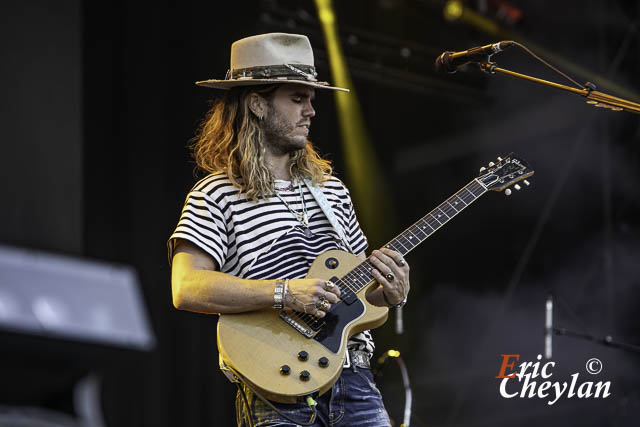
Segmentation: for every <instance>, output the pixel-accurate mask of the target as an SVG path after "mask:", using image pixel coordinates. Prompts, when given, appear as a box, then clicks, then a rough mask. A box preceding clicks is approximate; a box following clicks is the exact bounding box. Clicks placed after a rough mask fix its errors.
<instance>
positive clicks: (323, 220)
mask: <svg viewBox="0 0 640 427" xmlns="http://www.w3.org/2000/svg"><path fill="white" fill-rule="evenodd" d="M300 188H302V194H303V197H304V207H306V210H307V214H308V218H309V229H310V231H311V236H310V237H307V235H305V233H304V228H303V227H302V225H301V224H300V222H299V221H298V220H297V219H296V218H295V217H294V215H293V214H292V213H291V211H290V210H289V208H287V206H286V205H285V204H284V203H283V202H282V201H281V200H280V199H279V198H278V197H277V196H275V195H274V196H272V197H270V198H266V199H259V200H258V201H249V200H247V198H246V196H245V195H244V194H241V193H240V192H239V189H238V188H237V187H234V186H233V184H232V183H231V181H229V179H228V178H227V176H226V175H224V174H212V175H209V176H207V177H205V178H204V179H202V180H200V181H199V182H198V183H197V184H196V185H195V186H194V187H193V188H192V189H191V191H190V192H189V194H188V195H187V198H186V201H185V204H184V207H183V210H182V215H181V217H180V221H179V222H178V226H177V227H176V230H175V231H174V233H173V234H172V235H171V237H170V239H169V242H168V248H169V260H171V258H172V256H173V250H174V247H175V239H185V240H188V241H189V242H191V243H193V244H194V245H196V246H197V247H199V248H200V249H202V250H203V251H205V252H206V253H207V254H209V255H210V256H211V257H212V258H213V259H214V260H215V261H216V263H217V264H218V266H219V267H220V271H222V272H223V273H228V274H231V275H233V276H237V277H240V278H243V279H261V280H269V279H284V278H287V279H299V278H303V277H305V276H306V274H307V271H308V270H309V267H310V266H311V264H312V262H313V261H314V260H315V258H316V257H317V256H318V255H320V254H321V253H323V252H326V251H328V250H330V249H342V250H346V248H344V247H343V244H342V242H341V240H340V237H339V236H338V234H337V232H336V231H335V230H334V229H333V227H332V226H331V223H330V222H329V220H328V219H327V217H326V216H325V214H324V213H323V212H322V210H321V209H320V206H319V205H318V203H317V202H316V200H315V198H314V197H313V195H312V194H311V192H310V191H309V189H308V188H307V187H306V185H304V184H302V185H301V187H298V185H297V184H296V185H294V186H292V188H291V189H289V190H281V191H278V193H279V195H280V197H282V198H283V199H284V200H285V201H286V202H287V203H288V204H289V206H290V207H291V208H292V209H294V210H297V211H302V209H303V203H302V199H301V197H300ZM320 189H321V190H322V192H323V193H324V194H325V196H326V198H327V200H328V202H329V205H330V206H331V208H332V209H333V212H334V213H335V216H336V218H337V220H338V221H339V222H340V224H341V225H342V227H343V229H344V231H345V234H346V236H347V239H348V240H349V244H350V245H351V248H352V249H353V253H354V254H360V253H362V252H364V251H365V250H366V248H367V240H366V238H365V236H364V234H363V233H362V230H361V229H360V225H359V224H358V220H357V218H356V214H355V211H354V209H353V205H352V203H351V197H350V196H349V191H348V190H347V189H346V187H345V186H344V184H343V183H342V181H340V180H339V179H338V178H335V177H330V179H329V180H328V181H326V182H325V183H324V184H323V186H322V187H320ZM349 348H352V349H358V350H366V351H369V352H373V350H374V344H373V340H372V338H371V334H370V332H369V331H365V332H362V333H359V334H357V335H355V336H353V337H352V338H351V339H350V340H349Z"/></svg>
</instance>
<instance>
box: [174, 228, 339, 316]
mask: <svg viewBox="0 0 640 427" xmlns="http://www.w3.org/2000/svg"><path fill="white" fill-rule="evenodd" d="M176 246H177V247H176V250H175V252H174V255H173V262H172V268H171V290H172V295H173V305H174V307H176V308H177V309H179V310H187V311H194V312H198V313H210V314H214V313H241V312H246V311H253V310H260V309H264V308H269V307H271V306H272V305H273V294H274V289H275V286H276V281H275V280H246V279H240V278H238V277H235V276H232V275H230V274H227V273H222V272H220V271H218V270H219V269H220V268H219V266H218V265H217V263H216V262H215V261H214V260H213V258H211V257H210V256H209V255H208V254H207V253H205V252H204V251H203V250H201V249H199V248H198V247H197V246H195V245H193V244H191V243H189V242H187V241H185V240H178V242H177V243H176ZM339 293H340V291H339V289H338V287H337V286H336V287H334V288H333V289H331V290H329V289H325V281H324V280H320V279H296V280H291V281H290V282H289V293H288V296H289V298H286V299H285V306H286V307H287V308H290V309H293V310H297V311H303V310H304V309H305V305H306V309H307V310H309V313H310V314H315V315H316V316H318V317H324V314H325V313H324V312H323V311H320V310H317V309H316V308H315V303H316V302H317V301H318V300H319V299H320V298H322V297H324V298H326V299H327V300H328V301H329V302H330V303H331V304H335V303H336V302H338V295H339ZM292 295H295V297H296V298H291V296H292ZM328 309H330V307H329V308H328ZM328 309H327V310H325V311H328Z"/></svg>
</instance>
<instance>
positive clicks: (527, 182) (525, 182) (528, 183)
mask: <svg viewBox="0 0 640 427" xmlns="http://www.w3.org/2000/svg"><path fill="white" fill-rule="evenodd" d="M522 182H524V185H526V186H527V187H528V186H529V185H531V183H530V182H529V181H527V180H526V179H525V180H524V181H522Z"/></svg>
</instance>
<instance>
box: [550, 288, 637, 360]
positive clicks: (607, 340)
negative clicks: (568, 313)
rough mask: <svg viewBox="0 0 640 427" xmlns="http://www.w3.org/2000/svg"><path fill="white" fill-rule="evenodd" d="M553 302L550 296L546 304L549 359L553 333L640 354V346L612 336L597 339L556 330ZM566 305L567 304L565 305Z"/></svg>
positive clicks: (560, 329)
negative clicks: (553, 319)
mask: <svg viewBox="0 0 640 427" xmlns="http://www.w3.org/2000/svg"><path fill="white" fill-rule="evenodd" d="M551 301H552V297H551V296H549V297H547V302H546V306H545V307H546V308H545V312H546V316H545V317H546V320H545V354H546V350H547V340H548V341H549V357H547V356H546V355H545V357H546V358H547V359H550V358H551V332H553V333H554V334H556V335H562V336H568V337H574V338H581V339H583V340H586V341H592V342H595V343H597V344H601V345H605V346H607V347H613V348H617V349H620V350H625V351H628V352H631V353H640V346H637V345H633V344H628V343H625V342H622V341H616V340H614V339H613V337H612V336H611V335H605V336H604V337H596V336H593V335H591V334H587V333H582V332H575V331H571V330H569V329H567V328H555V327H553V323H552V322H551V318H552V316H553V305H552V303H550V302H551ZM565 304H566V303H565Z"/></svg>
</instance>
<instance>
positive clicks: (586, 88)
mask: <svg viewBox="0 0 640 427" xmlns="http://www.w3.org/2000/svg"><path fill="white" fill-rule="evenodd" d="M502 43H511V44H513V45H515V46H518V47H519V48H521V49H523V50H524V51H525V52H527V53H528V54H529V55H531V56H532V57H533V58H535V59H537V60H538V61H540V62H542V63H543V64H544V65H546V66H547V67H549V68H551V69H552V70H553V71H555V72H556V73H558V74H560V75H561V76H563V77H565V78H566V79H568V80H569V81H571V82H572V83H573V84H575V85H576V86H579V88H575V87H570V86H566V85H562V84H559V83H554V82H550V81H547V80H542V79H539V78H537V77H532V76H528V75H526V74H521V73H516V72H514V71H510V70H507V69H504V68H499V67H498V66H497V65H496V63H495V62H491V55H492V54H491V53H490V54H487V55H484V56H483V55H482V54H474V57H473V59H470V60H469V61H467V63H468V62H473V63H476V64H478V65H479V67H480V69H481V70H482V71H484V72H485V73H487V74H495V73H501V74H506V75H509V76H512V77H518V78H521V79H524V80H528V81H530V82H534V83H538V84H541V85H545V86H550V87H553V88H556V89H561V90H564V91H567V92H571V93H574V94H577V95H580V96H582V97H584V98H586V100H587V104H590V105H593V106H595V107H600V108H607V109H609V110H612V111H623V110H624V111H628V112H631V113H636V114H640V104H638V103H636V102H632V101H629V100H626V99H622V98H617V97H615V96H611V95H608V94H606V93H602V92H598V91H596V90H595V89H596V85H595V84H593V83H591V82H587V83H585V84H584V85H581V84H579V83H577V82H576V81H575V80H573V79H572V78H570V77H569V76H567V75H566V74H564V73H563V72H561V71H559V70H558V69H557V68H555V67H554V66H552V65H551V64H549V63H548V62H546V61H544V60H543V59H542V58H540V57H538V56H537V55H536V54H534V53H533V52H531V51H530V50H529V49H528V48H527V47H525V46H523V45H522V44H520V43H518V42H515V41H507V42H500V43H496V45H501V44H502ZM489 46H494V45H487V46H484V48H488V47H489ZM476 49H477V48H476ZM481 49H482V48H481ZM488 50H489V51H490V49H488ZM472 51H473V49H470V50H469V51H464V52H460V53H459V54H460V55H459V57H460V58H462V57H463V55H462V54H463V53H465V52H472ZM446 53H448V52H445V53H443V54H442V55H441V56H440V57H438V58H436V69H438V68H439V66H438V62H440V63H441V65H442V68H443V69H447V70H448V68H452V67H453V66H449V65H447V68H445V65H444V62H443V61H444V58H443V59H440V58H441V57H443V55H445V54H446ZM439 60H440V61H439ZM454 68H455V67H454Z"/></svg>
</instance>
